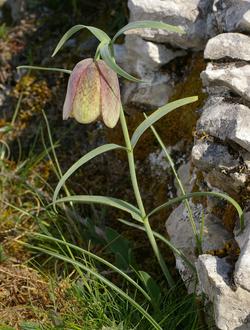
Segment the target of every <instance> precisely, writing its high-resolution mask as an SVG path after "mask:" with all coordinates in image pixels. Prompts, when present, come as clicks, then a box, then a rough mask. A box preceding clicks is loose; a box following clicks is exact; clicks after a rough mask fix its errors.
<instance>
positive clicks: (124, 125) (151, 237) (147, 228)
mask: <svg viewBox="0 0 250 330" xmlns="http://www.w3.org/2000/svg"><path fill="white" fill-rule="evenodd" d="M120 122H121V126H122V132H123V136H124V140H125V144H126V147H127V156H128V164H129V171H130V177H131V182H132V186H133V190H134V194H135V198H136V202H137V205H138V207H139V209H140V212H141V218H142V220H143V224H144V228H145V231H146V233H147V236H148V239H149V242H150V244H151V246H152V249H153V251H154V254H155V256H156V258H157V260H158V262H159V265H160V267H161V269H162V271H163V274H164V275H165V277H166V279H167V282H168V284H169V286H170V287H173V286H174V280H173V278H172V276H171V274H170V272H169V270H168V268H167V265H166V263H165V261H164V258H163V257H162V255H161V253H160V251H159V248H158V245H157V243H156V240H155V237H154V234H153V231H152V229H151V226H150V223H149V218H148V217H147V215H146V212H145V208H144V205H143V201H142V198H141V194H140V189H139V185H138V181H137V176H136V169H135V160H134V152H133V148H132V145H131V141H130V137H129V132H128V127H127V123H126V118H125V115H124V112H123V108H122V107H121V113H120Z"/></svg>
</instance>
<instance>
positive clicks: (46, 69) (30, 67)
mask: <svg viewBox="0 0 250 330" xmlns="http://www.w3.org/2000/svg"><path fill="white" fill-rule="evenodd" d="M21 69H28V70H42V71H55V72H63V73H68V74H71V72H72V71H71V70H67V69H61V68H45V67H42V66H33V65H20V66H18V67H17V70H21Z"/></svg>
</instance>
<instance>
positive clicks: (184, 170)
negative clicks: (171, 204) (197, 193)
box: [174, 160, 196, 196]
mask: <svg viewBox="0 0 250 330" xmlns="http://www.w3.org/2000/svg"><path fill="white" fill-rule="evenodd" d="M177 174H178V177H179V179H180V181H181V183H182V185H183V188H184V190H185V192H186V193H189V192H191V191H192V190H193V187H194V185H195V180H196V173H195V169H194V168H193V166H192V163H191V161H190V160H189V161H188V162H186V163H184V164H182V165H181V166H180V167H179V168H178V171H177ZM174 185H175V188H176V190H177V196H180V195H181V190H180V187H179V185H178V183H177V181H176V179H175V182H174Z"/></svg>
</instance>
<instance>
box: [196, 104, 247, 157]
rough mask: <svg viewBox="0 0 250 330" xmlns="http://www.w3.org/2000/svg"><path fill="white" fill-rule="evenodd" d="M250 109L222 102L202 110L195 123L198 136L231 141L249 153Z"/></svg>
mask: <svg viewBox="0 0 250 330" xmlns="http://www.w3.org/2000/svg"><path fill="white" fill-rule="evenodd" d="M249 122H250V109H249V108H248V107H247V106H245V105H242V104H237V103H226V102H222V103H219V104H217V105H216V104H215V105H212V106H209V107H206V108H205V109H204V110H203V113H202V116H201V118H200V119H199V121H198V123H197V132H198V134H203V133H204V132H206V133H207V134H209V135H211V136H213V137H216V138H218V139H220V140H221V141H223V142H226V141H229V142H230V141H233V142H235V143H237V144H238V145H240V146H241V147H242V148H244V149H246V150H247V151H250V130H249Z"/></svg>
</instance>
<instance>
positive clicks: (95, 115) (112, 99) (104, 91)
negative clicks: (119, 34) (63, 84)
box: [63, 58, 121, 128]
mask: <svg viewBox="0 0 250 330" xmlns="http://www.w3.org/2000/svg"><path fill="white" fill-rule="evenodd" d="M120 107H121V99H120V88H119V81H118V77H117V74H116V73H115V72H114V71H113V70H112V69H110V68H109V67H108V66H107V65H106V63H105V62H104V61H103V60H96V61H94V60H93V59H92V58H88V59H85V60H82V61H80V62H79V63H77V64H76V66H75V67H74V69H73V71H72V73H71V75H70V78H69V82H68V88H67V94H66V99H65V102H64V106H63V119H68V118H69V117H74V118H75V119H76V120H77V121H78V122H79V123H81V124H89V123H92V122H94V121H96V120H97V119H99V118H101V119H102V120H103V122H104V123H105V125H106V126H108V127H110V128H113V127H114V126H115V125H116V124H117V121H118V119H119V115H120Z"/></svg>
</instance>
